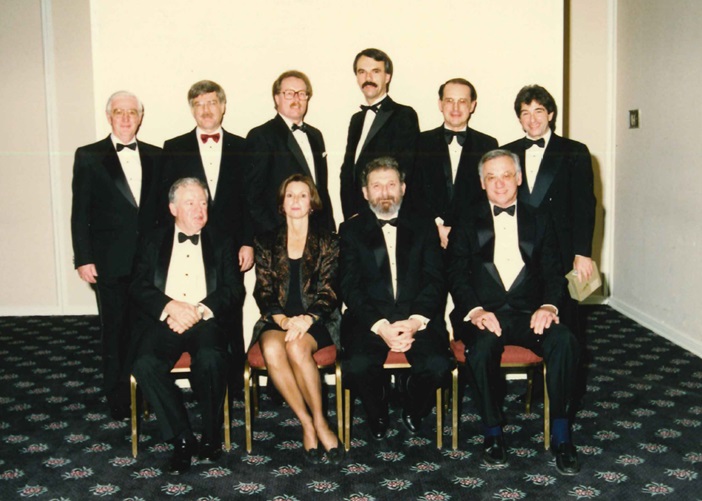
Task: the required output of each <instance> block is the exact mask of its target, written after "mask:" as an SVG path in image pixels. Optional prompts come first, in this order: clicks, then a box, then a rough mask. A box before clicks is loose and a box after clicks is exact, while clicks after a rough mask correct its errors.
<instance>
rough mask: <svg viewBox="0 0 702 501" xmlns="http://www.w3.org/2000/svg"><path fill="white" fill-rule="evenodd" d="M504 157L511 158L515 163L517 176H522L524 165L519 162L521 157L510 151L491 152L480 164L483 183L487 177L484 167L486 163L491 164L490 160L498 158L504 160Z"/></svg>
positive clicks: (483, 157)
mask: <svg viewBox="0 0 702 501" xmlns="http://www.w3.org/2000/svg"><path fill="white" fill-rule="evenodd" d="M502 157H509V158H511V159H512V162H514V169H515V172H516V173H517V174H521V172H522V164H521V163H520V162H519V156H517V155H516V154H515V153H512V152H511V151H509V150H500V149H497V150H490V151H488V152H487V153H485V154H484V155H483V156H482V157H481V158H480V162H479V163H478V175H479V176H480V180H481V181H482V180H483V179H484V177H485V176H484V175H483V165H485V163H487V162H489V161H490V160H494V159H496V158H502Z"/></svg>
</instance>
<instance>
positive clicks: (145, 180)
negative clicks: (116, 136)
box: [137, 141, 154, 207]
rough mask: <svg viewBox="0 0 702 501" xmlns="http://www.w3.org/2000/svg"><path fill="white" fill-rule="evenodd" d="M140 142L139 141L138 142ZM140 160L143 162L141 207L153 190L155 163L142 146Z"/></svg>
mask: <svg viewBox="0 0 702 501" xmlns="http://www.w3.org/2000/svg"><path fill="white" fill-rule="evenodd" d="M137 142H138V141H137ZM139 160H140V161H141V193H140V194H139V207H141V206H142V204H143V203H144V202H145V201H146V198H147V197H148V196H149V191H150V189H151V183H153V182H154V180H153V173H154V163H153V159H152V158H151V157H150V156H146V155H144V154H143V153H142V148H141V145H140V146H139Z"/></svg>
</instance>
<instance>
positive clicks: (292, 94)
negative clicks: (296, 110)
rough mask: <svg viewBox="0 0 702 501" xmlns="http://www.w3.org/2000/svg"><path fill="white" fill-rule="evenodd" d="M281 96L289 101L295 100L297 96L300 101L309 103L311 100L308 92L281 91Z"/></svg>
mask: <svg viewBox="0 0 702 501" xmlns="http://www.w3.org/2000/svg"><path fill="white" fill-rule="evenodd" d="M279 94H280V95H282V96H283V97H284V98H285V99H287V100H288V101H290V100H291V99H293V98H294V97H295V96H297V98H298V99H299V100H300V101H307V100H308V99H309V98H310V95H309V94H308V93H307V91H306V90H291V89H288V90H281V91H280V92H279Z"/></svg>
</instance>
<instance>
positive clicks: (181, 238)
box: [178, 231, 200, 245]
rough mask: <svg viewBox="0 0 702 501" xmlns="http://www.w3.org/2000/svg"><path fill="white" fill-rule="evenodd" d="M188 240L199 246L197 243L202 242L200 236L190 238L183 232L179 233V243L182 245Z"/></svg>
mask: <svg viewBox="0 0 702 501" xmlns="http://www.w3.org/2000/svg"><path fill="white" fill-rule="evenodd" d="M186 240H190V241H191V242H192V243H193V245H197V243H198V242H199V241H200V235H190V236H188V235H186V234H185V233H183V232H182V231H179V232H178V243H179V244H182V243H183V242H185V241H186Z"/></svg>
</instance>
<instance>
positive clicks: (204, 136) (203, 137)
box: [200, 132, 219, 143]
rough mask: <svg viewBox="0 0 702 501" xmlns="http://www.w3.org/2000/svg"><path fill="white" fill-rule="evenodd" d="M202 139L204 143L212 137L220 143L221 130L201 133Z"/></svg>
mask: <svg viewBox="0 0 702 501" xmlns="http://www.w3.org/2000/svg"><path fill="white" fill-rule="evenodd" d="M200 139H202V142H203V143H207V140H208V139H212V140H213V141H214V142H215V143H219V132H218V133H217V134H200Z"/></svg>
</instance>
